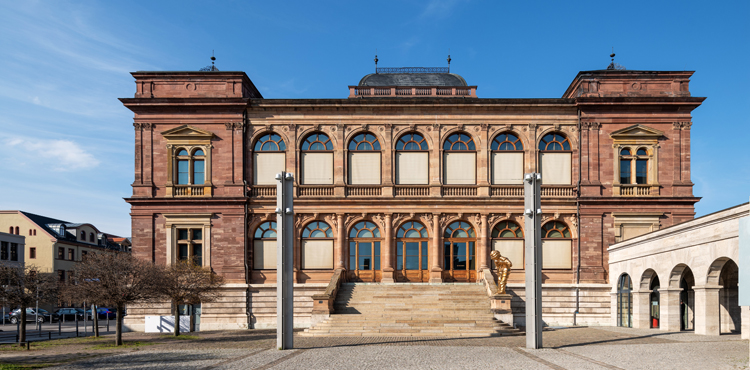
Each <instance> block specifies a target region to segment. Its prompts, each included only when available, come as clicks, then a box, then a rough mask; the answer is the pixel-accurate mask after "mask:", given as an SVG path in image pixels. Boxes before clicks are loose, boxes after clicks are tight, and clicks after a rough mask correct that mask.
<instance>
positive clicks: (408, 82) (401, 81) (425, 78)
mask: <svg viewBox="0 0 750 370" xmlns="http://www.w3.org/2000/svg"><path fill="white" fill-rule="evenodd" d="M358 86H409V87H417V86H452V87H455V86H468V85H467V83H466V80H464V78H463V77H461V76H459V75H457V74H455V73H371V74H369V75H367V76H365V77H362V79H361V80H360V81H359V85H358Z"/></svg>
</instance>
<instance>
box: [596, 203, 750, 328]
mask: <svg viewBox="0 0 750 370" xmlns="http://www.w3.org/2000/svg"><path fill="white" fill-rule="evenodd" d="M748 216H750V204H748V203H745V204H741V205H738V206H735V207H732V208H728V209H725V210H721V211H719V212H715V213H712V214H709V215H706V216H703V217H699V218H696V219H694V220H691V221H687V222H683V223H681V224H678V225H674V226H671V227H667V228H664V229H661V230H658V231H654V232H651V233H648V234H646V235H642V236H639V237H636V238H632V239H630V240H627V241H623V242H621V243H617V244H614V245H612V246H610V247H609V248H608V251H609V269H610V275H609V279H610V284H611V286H612V293H611V294H612V305H611V307H612V319H611V323H612V325H617V326H625V327H635V328H659V329H661V330H669V331H678V330H693V331H695V333H696V334H705V335H719V334H722V333H737V332H740V331H741V332H742V335H743V338H750V310H748V307H743V308H740V306H739V304H738V278H739V268H738V262H739V224H740V219H741V218H747V217H748Z"/></svg>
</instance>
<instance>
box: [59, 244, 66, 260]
mask: <svg viewBox="0 0 750 370" xmlns="http://www.w3.org/2000/svg"><path fill="white" fill-rule="evenodd" d="M57 259H59V260H64V259H65V248H63V247H58V248H57Z"/></svg>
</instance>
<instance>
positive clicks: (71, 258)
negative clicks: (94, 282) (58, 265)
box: [68, 248, 76, 261]
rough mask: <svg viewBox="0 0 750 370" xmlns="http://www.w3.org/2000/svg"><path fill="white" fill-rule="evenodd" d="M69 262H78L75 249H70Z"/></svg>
mask: <svg viewBox="0 0 750 370" xmlns="http://www.w3.org/2000/svg"><path fill="white" fill-rule="evenodd" d="M68 260H69V261H75V260H76V250H75V249H73V248H70V249H68Z"/></svg>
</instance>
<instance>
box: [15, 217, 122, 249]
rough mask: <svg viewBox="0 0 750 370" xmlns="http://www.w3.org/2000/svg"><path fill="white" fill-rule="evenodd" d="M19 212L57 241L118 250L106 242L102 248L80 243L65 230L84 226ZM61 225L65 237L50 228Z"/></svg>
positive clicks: (115, 246)
mask: <svg viewBox="0 0 750 370" xmlns="http://www.w3.org/2000/svg"><path fill="white" fill-rule="evenodd" d="M19 212H21V213H22V214H23V215H24V216H26V217H27V218H28V219H29V220H31V221H32V222H33V223H35V224H37V225H38V226H39V227H41V228H42V229H44V230H45V231H46V232H47V233H48V234H50V235H52V236H54V237H55V238H56V239H57V240H59V241H66V242H71V243H77V244H83V245H86V246H97V247H104V248H107V249H113V250H118V249H119V247H118V246H117V245H115V244H113V243H109V242H107V243H106V244H105V245H104V246H102V245H96V244H94V245H92V244H88V243H81V242H79V241H78V238H77V237H76V236H75V235H73V234H71V233H70V232H69V231H68V230H67V228H68V227H70V228H75V227H78V226H81V225H84V224H82V223H78V224H74V223H71V222H68V221H63V220H58V219H56V218H51V217H46V216H40V215H37V214H33V213H29V212H24V211H19ZM61 224H62V225H65V228H66V229H65V235H60V234H59V233H58V231H59V229H55V228H52V227H51V226H59V225H61ZM105 235H106V234H105Z"/></svg>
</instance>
